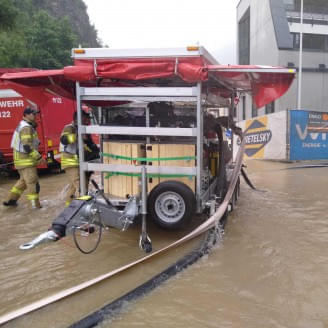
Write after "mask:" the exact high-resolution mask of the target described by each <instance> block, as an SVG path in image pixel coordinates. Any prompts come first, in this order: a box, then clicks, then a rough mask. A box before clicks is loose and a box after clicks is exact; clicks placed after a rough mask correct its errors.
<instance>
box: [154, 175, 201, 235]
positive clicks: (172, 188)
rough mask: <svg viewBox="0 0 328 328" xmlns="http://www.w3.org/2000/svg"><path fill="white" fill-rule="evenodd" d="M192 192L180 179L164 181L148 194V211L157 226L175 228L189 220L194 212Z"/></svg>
mask: <svg viewBox="0 0 328 328" xmlns="http://www.w3.org/2000/svg"><path fill="white" fill-rule="evenodd" d="M195 204H196V198H195V194H194V192H193V191H192V190H191V189H190V188H189V187H188V186H187V185H185V184H184V183H182V182H180V181H165V182H161V183H160V184H158V185H157V186H156V187H155V188H154V189H153V190H152V191H151V192H150V194H149V197H148V212H149V214H150V216H151V218H152V219H153V221H154V222H155V224H157V225H158V226H160V227H162V228H164V229H167V230H176V229H179V228H181V227H182V226H183V225H184V224H186V223H187V222H188V221H190V220H191V218H192V216H193V215H194V213H195Z"/></svg>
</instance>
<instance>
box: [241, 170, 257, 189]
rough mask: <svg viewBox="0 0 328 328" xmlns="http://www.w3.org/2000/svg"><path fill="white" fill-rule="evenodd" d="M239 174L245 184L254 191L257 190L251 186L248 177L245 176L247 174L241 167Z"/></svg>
mask: <svg viewBox="0 0 328 328" xmlns="http://www.w3.org/2000/svg"><path fill="white" fill-rule="evenodd" d="M240 172H241V175H242V176H243V178H244V179H245V182H246V183H247V184H248V185H249V186H250V187H251V188H252V189H254V190H257V189H256V188H255V186H254V185H253V184H252V182H251V180H249V178H248V176H247V173H246V172H245V170H244V168H243V167H242V168H241V169H240Z"/></svg>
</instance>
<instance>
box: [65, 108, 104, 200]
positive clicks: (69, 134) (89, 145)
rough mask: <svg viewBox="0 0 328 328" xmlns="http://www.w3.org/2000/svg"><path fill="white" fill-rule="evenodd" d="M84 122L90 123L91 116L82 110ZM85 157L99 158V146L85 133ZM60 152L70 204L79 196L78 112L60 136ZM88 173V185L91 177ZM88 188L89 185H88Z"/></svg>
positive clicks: (87, 158) (67, 197)
mask: <svg viewBox="0 0 328 328" xmlns="http://www.w3.org/2000/svg"><path fill="white" fill-rule="evenodd" d="M82 124H83V125H89V124H90V116H89V114H87V113H86V112H84V111H82ZM83 143H84V145H83V146H84V157H85V160H86V161H88V160H92V159H96V158H99V148H98V147H97V145H96V144H95V143H94V142H93V141H92V139H91V136H90V135H83ZM60 152H61V168H62V170H65V172H66V175H67V177H68V180H69V185H68V190H67V192H66V196H65V205H66V206H68V205H69V204H70V203H71V201H72V200H73V199H74V198H76V197H78V196H79V184H80V178H79V157H78V153H79V151H78V141H77V113H76V112H75V113H74V114H73V122H72V123H70V124H68V125H66V126H65V127H64V129H63V131H62V133H61V136H60ZM90 175H91V173H90V172H88V174H87V179H86V180H87V181H86V183H87V185H88V184H89V177H90ZM86 189H88V188H87V186H86Z"/></svg>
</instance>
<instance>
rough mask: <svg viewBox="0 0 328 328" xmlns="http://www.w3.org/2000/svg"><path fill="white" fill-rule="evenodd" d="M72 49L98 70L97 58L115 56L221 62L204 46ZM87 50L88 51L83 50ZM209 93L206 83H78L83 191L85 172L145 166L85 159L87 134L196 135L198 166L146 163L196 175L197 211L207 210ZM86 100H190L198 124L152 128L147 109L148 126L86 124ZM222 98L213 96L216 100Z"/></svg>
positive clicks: (137, 169) (161, 171) (167, 171)
mask: <svg viewBox="0 0 328 328" xmlns="http://www.w3.org/2000/svg"><path fill="white" fill-rule="evenodd" d="M75 50H77V49H73V50H72V57H73V58H74V59H89V60H93V61H94V68H95V71H96V70H97V59H108V60H110V59H111V58H113V59H115V58H120V59H125V58H126V59H128V58H148V57H149V58H153V59H156V58H169V57H172V58H175V59H176V61H178V59H179V57H200V56H202V57H203V58H204V59H205V60H206V61H208V63H210V64H217V61H216V60H215V59H214V58H213V57H212V56H211V55H210V54H209V53H208V52H207V51H206V50H205V48H203V47H196V48H192V49H187V48H173V49H130V50H127V49H124V50H114V49H108V48H87V49H79V51H81V53H75ZM83 52H84V53H83ZM208 96H209V95H206V97H204V95H203V94H202V83H201V82H198V83H197V85H194V86H191V87H189V86H188V87H115V88H112V87H95V88H89V87H80V85H79V83H76V100H77V101H76V106H77V112H78V122H77V123H78V127H79V128H78V145H79V158H80V177H81V178H80V190H81V193H82V194H85V193H86V187H85V181H86V180H85V174H84V173H85V172H86V171H101V172H108V171H119V172H126V173H141V172H142V166H129V165H113V164H103V163H92V162H89V163H88V162H85V161H84V157H83V139H82V136H83V134H85V133H97V134H101V135H103V134H111V135H134V136H146V138H148V140H149V136H175V137H193V138H195V144H196V152H197V154H196V155H197V160H196V166H195V167H192V168H191V167H173V166H169V167H164V166H151V165H146V166H145V169H146V171H147V173H154V174H172V173H173V174H174V173H175V174H186V175H195V176H196V190H195V195H196V202H197V204H196V205H197V206H196V209H197V212H198V213H201V212H202V211H203V209H204V201H206V200H207V199H208V197H210V192H207V191H205V192H204V190H202V184H203V175H204V168H203V143H204V135H203V115H204V108H205V107H204V108H203V106H206V104H205V101H204V99H207V98H208ZM83 100H106V101H130V102H131V101H132V102H133V101H137V102H150V101H171V102H188V103H193V104H194V105H195V106H196V117H197V126H196V127H195V128H161V127H158V128H155V127H149V112H148V113H147V112H146V126H145V127H144V126H143V127H122V126H97V125H91V126H83V125H82V117H81V103H82V101H83ZM217 100H218V99H216V97H214V98H213V101H214V102H216V101H217Z"/></svg>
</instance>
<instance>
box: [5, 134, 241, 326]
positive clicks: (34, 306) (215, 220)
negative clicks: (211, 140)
mask: <svg viewBox="0 0 328 328" xmlns="http://www.w3.org/2000/svg"><path fill="white" fill-rule="evenodd" d="M244 149H245V139H242V143H241V145H240V148H239V150H238V153H237V157H236V163H235V166H234V169H233V172H232V175H231V180H230V183H229V187H228V190H227V193H226V195H225V197H224V199H223V201H222V203H221V204H220V206H219V207H218V209H217V211H216V212H215V213H214V214H213V215H212V216H211V217H210V218H209V219H207V220H206V221H205V222H203V223H202V224H201V225H199V226H198V227H197V228H195V229H194V230H193V231H191V232H190V233H188V234H187V235H185V236H184V237H182V238H181V239H179V240H177V241H175V242H173V243H172V244H170V245H168V246H165V247H163V248H161V249H159V250H157V251H154V252H152V253H150V254H148V255H146V256H144V257H142V258H140V259H138V260H136V261H134V262H131V263H129V264H126V265H124V266H122V267H120V268H118V269H115V270H113V271H110V272H108V273H106V274H103V275H101V276H98V277H96V278H94V279H91V280H89V281H86V282H84V283H81V284H79V285H77V286H74V287H71V288H68V289H65V290H63V291H61V292H58V293H56V294H53V295H50V296H48V297H45V298H43V299H41V300H39V301H36V302H33V303H31V304H29V305H27V306H24V307H22V308H19V309H18V310H15V311H12V312H10V313H7V314H5V315H3V316H0V325H2V324H4V323H7V322H9V321H12V320H14V319H17V318H19V317H22V316H23V315H25V314H28V313H30V312H33V311H36V310H38V309H41V308H43V307H45V306H47V305H49V304H52V303H55V302H57V301H59V300H61V299H63V298H66V297H68V296H71V295H73V294H76V293H78V292H80V291H82V290H85V289H86V288H89V287H91V286H93V285H95V284H97V283H99V282H101V281H104V280H106V279H109V278H110V277H113V276H114V275H116V274H119V273H122V272H124V271H126V270H128V269H130V268H131V267H133V266H136V265H138V264H140V263H142V262H145V261H147V260H149V259H151V258H153V257H155V256H157V255H160V254H162V253H164V252H166V251H167V250H169V249H173V248H175V247H177V246H179V245H181V244H183V243H184V242H186V241H188V240H191V239H193V238H195V237H197V236H199V235H201V234H202V233H204V232H207V231H208V230H211V229H212V228H214V229H217V227H218V226H219V224H220V220H221V218H222V217H223V216H224V214H225V213H226V211H227V207H228V205H229V202H230V199H231V197H232V196H233V193H234V190H235V186H236V184H237V181H238V179H239V172H240V170H241V166H242V159H243V154H244ZM89 327H92V326H89Z"/></svg>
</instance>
